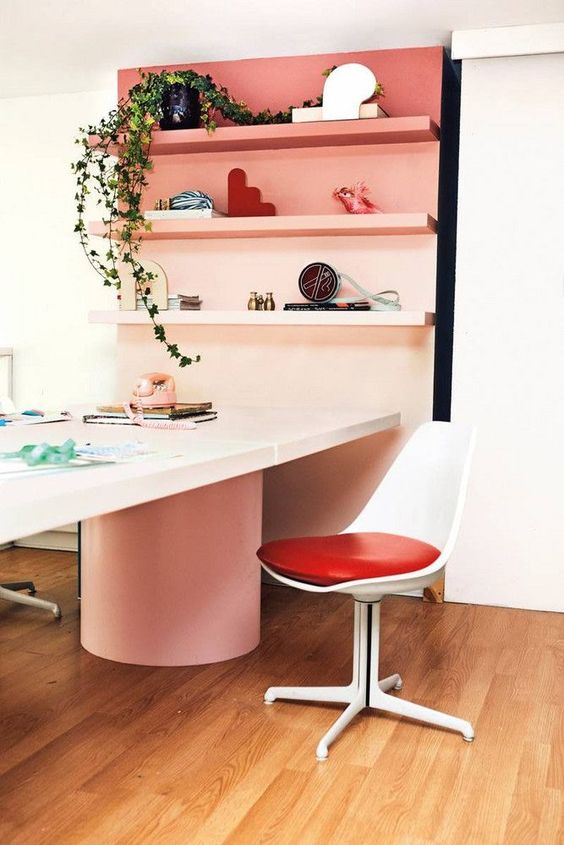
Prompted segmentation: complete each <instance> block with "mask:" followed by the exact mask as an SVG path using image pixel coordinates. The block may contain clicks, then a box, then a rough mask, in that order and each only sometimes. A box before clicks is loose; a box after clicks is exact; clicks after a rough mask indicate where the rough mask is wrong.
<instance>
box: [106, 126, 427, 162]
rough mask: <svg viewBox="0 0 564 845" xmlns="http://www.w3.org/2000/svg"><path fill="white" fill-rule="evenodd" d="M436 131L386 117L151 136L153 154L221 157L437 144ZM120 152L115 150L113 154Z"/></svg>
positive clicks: (187, 131) (180, 132)
mask: <svg viewBox="0 0 564 845" xmlns="http://www.w3.org/2000/svg"><path fill="white" fill-rule="evenodd" d="M438 138H439V127H438V126H437V124H436V123H435V122H434V121H433V120H431V118H430V117H386V118H382V117H379V118H370V119H367V120H332V121H319V122H316V123H277V124H273V125H267V126H221V127H219V128H218V129H216V130H215V132H213V133H212V134H211V135H208V133H207V132H206V130H205V129H177V130H170V131H167V132H162V131H160V130H156V131H155V132H154V133H153V139H152V143H151V155H153V156H159V155H185V154H188V153H214V152H215V153H225V152H242V151H244V150H289V149H300V148H304V147H341V146H354V145H365V144H413V143H417V142H421V141H437V140H438ZM117 152H118V150H116V153H117Z"/></svg>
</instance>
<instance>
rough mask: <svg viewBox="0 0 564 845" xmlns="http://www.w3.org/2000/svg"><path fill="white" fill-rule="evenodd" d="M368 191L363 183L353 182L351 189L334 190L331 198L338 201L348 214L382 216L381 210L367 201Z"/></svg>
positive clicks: (370, 201)
mask: <svg viewBox="0 0 564 845" xmlns="http://www.w3.org/2000/svg"><path fill="white" fill-rule="evenodd" d="M369 193H370V189H369V188H367V187H366V185H365V183H364V182H355V183H354V185H353V186H352V187H351V188H335V190H334V191H333V196H334V197H335V199H336V200H340V201H341V202H342V203H343V205H344V206H345V208H346V209H347V211H348V212H349V214H382V209H381V208H380V206H378V205H376V203H374V202H372V200H370V199H368V194H369Z"/></svg>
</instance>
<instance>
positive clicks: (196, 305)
mask: <svg viewBox="0 0 564 845" xmlns="http://www.w3.org/2000/svg"><path fill="white" fill-rule="evenodd" d="M146 299H147V305H152V304H153V297H152V295H151V294H148V295H147V297H146ZM135 301H136V304H137V308H144V307H145V303H144V301H143V297H142V296H141V294H140V293H138V294H137V296H136V300H135ZM201 305H202V300H201V299H200V297H199V296H197V295H196V296H187V295H186V294H183V293H174V294H170V296H169V297H168V306H167V307H168V310H169V311H199V310H200V308H201ZM119 307H120V308H121V300H119ZM125 310H129V309H125Z"/></svg>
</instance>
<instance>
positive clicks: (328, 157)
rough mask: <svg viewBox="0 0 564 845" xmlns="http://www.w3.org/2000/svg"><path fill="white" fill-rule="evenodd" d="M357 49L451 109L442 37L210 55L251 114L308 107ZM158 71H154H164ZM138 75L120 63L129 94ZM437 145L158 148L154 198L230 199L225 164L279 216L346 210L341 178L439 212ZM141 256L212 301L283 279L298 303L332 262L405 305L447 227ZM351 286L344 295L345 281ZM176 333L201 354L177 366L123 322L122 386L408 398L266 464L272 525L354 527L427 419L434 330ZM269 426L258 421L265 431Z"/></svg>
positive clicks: (164, 249) (410, 206) (417, 100)
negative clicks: (401, 44)
mask: <svg viewBox="0 0 564 845" xmlns="http://www.w3.org/2000/svg"><path fill="white" fill-rule="evenodd" d="M347 61H358V62H361V63H364V64H367V65H368V66H369V67H371V68H372V69H373V70H374V72H375V74H376V76H377V78H378V79H379V80H381V81H382V82H383V84H384V86H385V88H386V91H387V94H386V99H385V101H384V106H385V108H386V109H387V110H388V111H389V112H390V114H391V115H393V116H409V115H413V116H415V115H429V116H431V117H432V118H433V120H435V121H436V122H437V123H439V121H440V100H441V75H442V48H440V47H436V48H420V49H406V50H384V51H373V52H364V53H342V54H330V55H319V56H294V57H284V58H274V59H253V60H243V61H229V62H209V63H205V64H194V65H190V64H184V65H170V66H168V67H169V69H171V70H172V69H175V68H188V67H193V68H194V69H195V70H197V71H200V72H205V73H210V74H211V75H212V76H213V78H214V79H215V80H216V81H217V82H219V83H222V84H224V85H226V86H227V87H228V88H229V89H230V91H231V92H232V93H233V95H234V96H236V97H237V98H238V99H239V98H240V99H244V100H245V101H246V102H247V103H248V104H249V106H250V107H251V108H253V110H257V109H259V108H264V107H266V106H270V107H271V108H272V109H279V108H286V107H287V106H288V105H289V104H290V103H294V104H295V105H301V101H302V100H303V99H304V98H306V97H312V98H314V97H316V96H317V94H318V93H321V90H322V87H323V81H324V79H323V77H322V76H321V72H322V71H323V70H324V69H325V68H327V67H329V66H331V65H332V64H342V63H344V62H347ZM161 69H162V68H160V67H158V68H150V70H156V71H158V70H161ZM137 79H138V75H137V71H135V70H122V71H120V72H119V90H120V94H121V95H123V94H124V93H126V92H127V90H128V89H129V88H130V87H131V85H132V84H134V83H135V82H136V81H137ZM438 157H439V144H438V143H421V144H397V145H389V146H388V145H382V146H372V147H369V146H366V147H356V148H352V147H340V148H338V147H331V148H317V149H307V150H268V151H253V152H241V153H216V154H208V153H201V154H194V155H186V156H162V157H159V158H156V159H155V169H154V174H153V176H152V178H151V185H150V188H149V190H148V191H147V198H146V199H147V201H146V207H151V206H152V203H153V202H154V199H155V198H157V197H167V196H171V195H172V194H174V193H178V192H179V191H181V190H185V189H187V188H199V189H201V190H204V191H207V192H209V193H211V195H212V196H213V197H214V199H215V202H216V205H217V207H218V208H219V209H225V207H226V180H227V173H228V171H229V170H230V169H231V168H232V167H242V168H243V169H244V170H246V172H247V174H248V183H249V184H251V185H256V186H258V187H259V188H260V189H261V190H262V196H263V199H264V200H266V201H272V202H273V203H274V204H275V205H276V207H277V212H278V213H279V214H307V213H312V214H324V213H327V214H338V213H342V214H345V213H346V212H345V210H344V209H343V208H342V206H340V205H339V204H338V203H337V202H336V201H335V200H334V199H333V198H332V196H331V192H332V190H333V188H335V187H340V186H342V185H349V184H351V183H353V182H354V181H356V180H358V179H364V180H365V181H366V182H367V184H368V185H369V186H370V188H371V192H372V193H371V195H372V197H373V199H374V200H375V201H376V202H378V203H379V204H380V205H381V206H382V207H383V209H384V210H385V211H405V212H408V211H426V212H429V213H430V214H432V215H433V216H436V211H437V188H438ZM143 254H144V255H145V256H147V257H150V258H153V259H154V260H156V261H158V262H159V263H160V264H162V266H163V267H164V268H165V270H166V272H167V274H168V277H169V282H170V287H171V289H172V290H173V291H178V292H182V293H188V294H190V293H199V294H200V295H201V296H202V298H203V300H204V303H203V307H205V308H206V309H218V310H221V309H231V308H233V309H244V308H246V302H247V299H248V296H249V291H251V290H257V291H259V292H266V291H273V292H274V297H275V300H276V302H277V306H278V307H282V305H283V303H284V302H286V301H295V300H296V299H298V294H297V277H298V274H299V271H300V270H301V268H302V267H303V266H304V265H305V264H306V263H308V262H310V261H312V260H315V259H322V260H326V261H328V262H329V263H331V264H333V265H334V266H335V267H336V268H337V269H339V270H341V271H343V272H345V273H348V274H349V275H351V276H353V277H355V278H356V279H357V280H358V281H359V282H360V283H361V284H363V285H364V286H365V287H368V288H369V289H371V290H382V289H385V288H386V289H387V288H396V289H398V290H399V291H400V294H401V299H402V303H403V307H404V308H405V309H408V310H409V309H425V310H430V311H433V310H434V303H435V271H436V238H435V237H434V236H432V235H418V236H393V237H362V238H355V237H333V238H331V237H322V238H295V239H293V238H292V239H282V240H280V239H269V238H261V239H252V240H251V239H249V240H236V241H235V240H214V241H197V240H191V241H168V242H166V241H153V242H146V244H145V245H144V246H143ZM344 293H349V291H344ZM167 334H168V336H169V338H170V339H171V340H172V341H174V342H177V343H178V344H179V345H180V346H181V348H182V349H183V350H186V351H187V352H200V353H201V355H202V362H201V363H200V364H198V365H196V366H193V367H190V368H187V369H186V370H183V371H179V370H177V369H175V368H174V365H173V364H171V363H170V361H169V360H168V358H167V357H166V355H165V354H163V352H162V350H161V349H160V348H159V345H158V344H156V343H155V342H154V341H153V339H152V335H151V332H150V329H149V328H144V327H140V326H139V327H137V326H121V327H119V329H118V338H119V344H118V348H119V353H118V355H119V379H118V383H119V389H120V394H119V396H116V399H118V398H120V396H122V395H126V394H127V393H128V392H129V388H130V386H131V384H132V382H133V379H134V378H135V376H137V375H138V374H139V373H140V372H148V371H151V370H156V371H159V370H160V371H164V372H171V373H173V375H174V377H175V379H176V381H177V387H178V394H179V398H181V399H183V400H190V399H206V400H207V399H211V400H212V401H213V402H214V403H215V404H216V406H218V408H219V409H221V405H222V404H232V405H233V404H244V405H256V406H265V405H273V406H291V407H295V408H296V416H297V418H298V419H299V415H300V413H306V412H307V409H308V408H311V407H323V406H324V407H331V406H336V405H339V404H341V403H344V404H348V405H353V406H356V407H374V408H377V409H385V410H400V411H401V413H402V421H403V425H402V428H401V429H400V430H398V431H393V432H388V433H386V434H384V435H377V436H375V437H372V438H367V439H366V440H362V441H359V442H358V443H353V444H350V445H348V446H343V447H340V448H339V449H336V450H331V451H330V452H327V453H322V454H320V455H317V456H313V457H311V458H307V459H305V460H301V461H297V462H293V463H290V464H288V465H285V466H283V467H279V468H277V469H274V470H271V471H269V472H267V473H266V474H265V508H264V537H265V539H270V538H271V537H274V536H289V535H292V534H295V533H312V534H313V533H323V532H330V531H336V530H340V529H341V528H343V527H344V526H345V525H346V524H347V522H348V521H350V520H352V518H354V516H355V515H356V513H357V512H358V510H359V509H360V507H361V506H362V504H363V503H364V501H366V499H367V498H368V496H369V495H370V493H371V491H372V490H373V488H374V486H375V485H376V483H377V481H378V480H379V478H380V477H381V475H382V473H383V471H384V470H385V469H386V468H387V466H388V465H389V463H390V462H391V460H392V458H393V456H394V455H395V453H396V452H397V451H398V450H399V448H400V446H401V444H402V443H403V441H404V440H405V438H406V437H407V436H408V434H409V433H410V432H411V431H412V430H413V429H414V427H415V426H417V425H418V424H419V423H421V422H423V421H426V420H428V419H430V417H431V409H432V389H433V350H434V346H433V335H434V332H433V329H409V328H404V329H353V328H331V329H327V328H317V327H312V328H304V327H301V328H297V327H294V328H273V327H270V328H269V327H264V328H261V327H254V326H251V327H226V326H216V327H214V326H198V327H194V326H191V327H190V326H185V327H184V326H171V327H168V330H167ZM257 435H260V432H257Z"/></svg>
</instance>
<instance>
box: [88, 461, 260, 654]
mask: <svg viewBox="0 0 564 845" xmlns="http://www.w3.org/2000/svg"><path fill="white" fill-rule="evenodd" d="M261 517H262V473H261V472H254V473H251V474H248V475H243V476H239V477H237V478H233V479H229V480H227V481H222V482H220V483H217V484H211V485H209V486H207V487H200V488H197V489H195V490H191V491H189V492H186V493H179V494H178V495H175V496H168V497H166V498H162V499H157V500H156V501H153V502H148V503H147V504H141V505H137V506H136V507H132V508H126V509H124V510H120V511H116V512H114V513H110V514H106V515H103V516H97V517H94V518H92V519H88V520H86V521H85V522H84V523H83V530H82V611H81V613H82V617H81V641H82V645H83V646H84V648H86V649H87V650H88V651H90V652H92V654H95V655H97V656H98V657H105V658H108V659H109V660H116V661H118V662H120V663H135V664H142V665H147V666H188V665H197V664H201V663H215V662H217V661H220V660H228V659H229V658H231V657H238V656H239V655H241V654H246V653H247V652H249V651H251V650H252V649H253V648H255V647H256V646H257V645H258V642H259V635H260V566H259V563H258V560H257V557H256V550H257V549H258V547H259V546H260V543H261Z"/></svg>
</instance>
